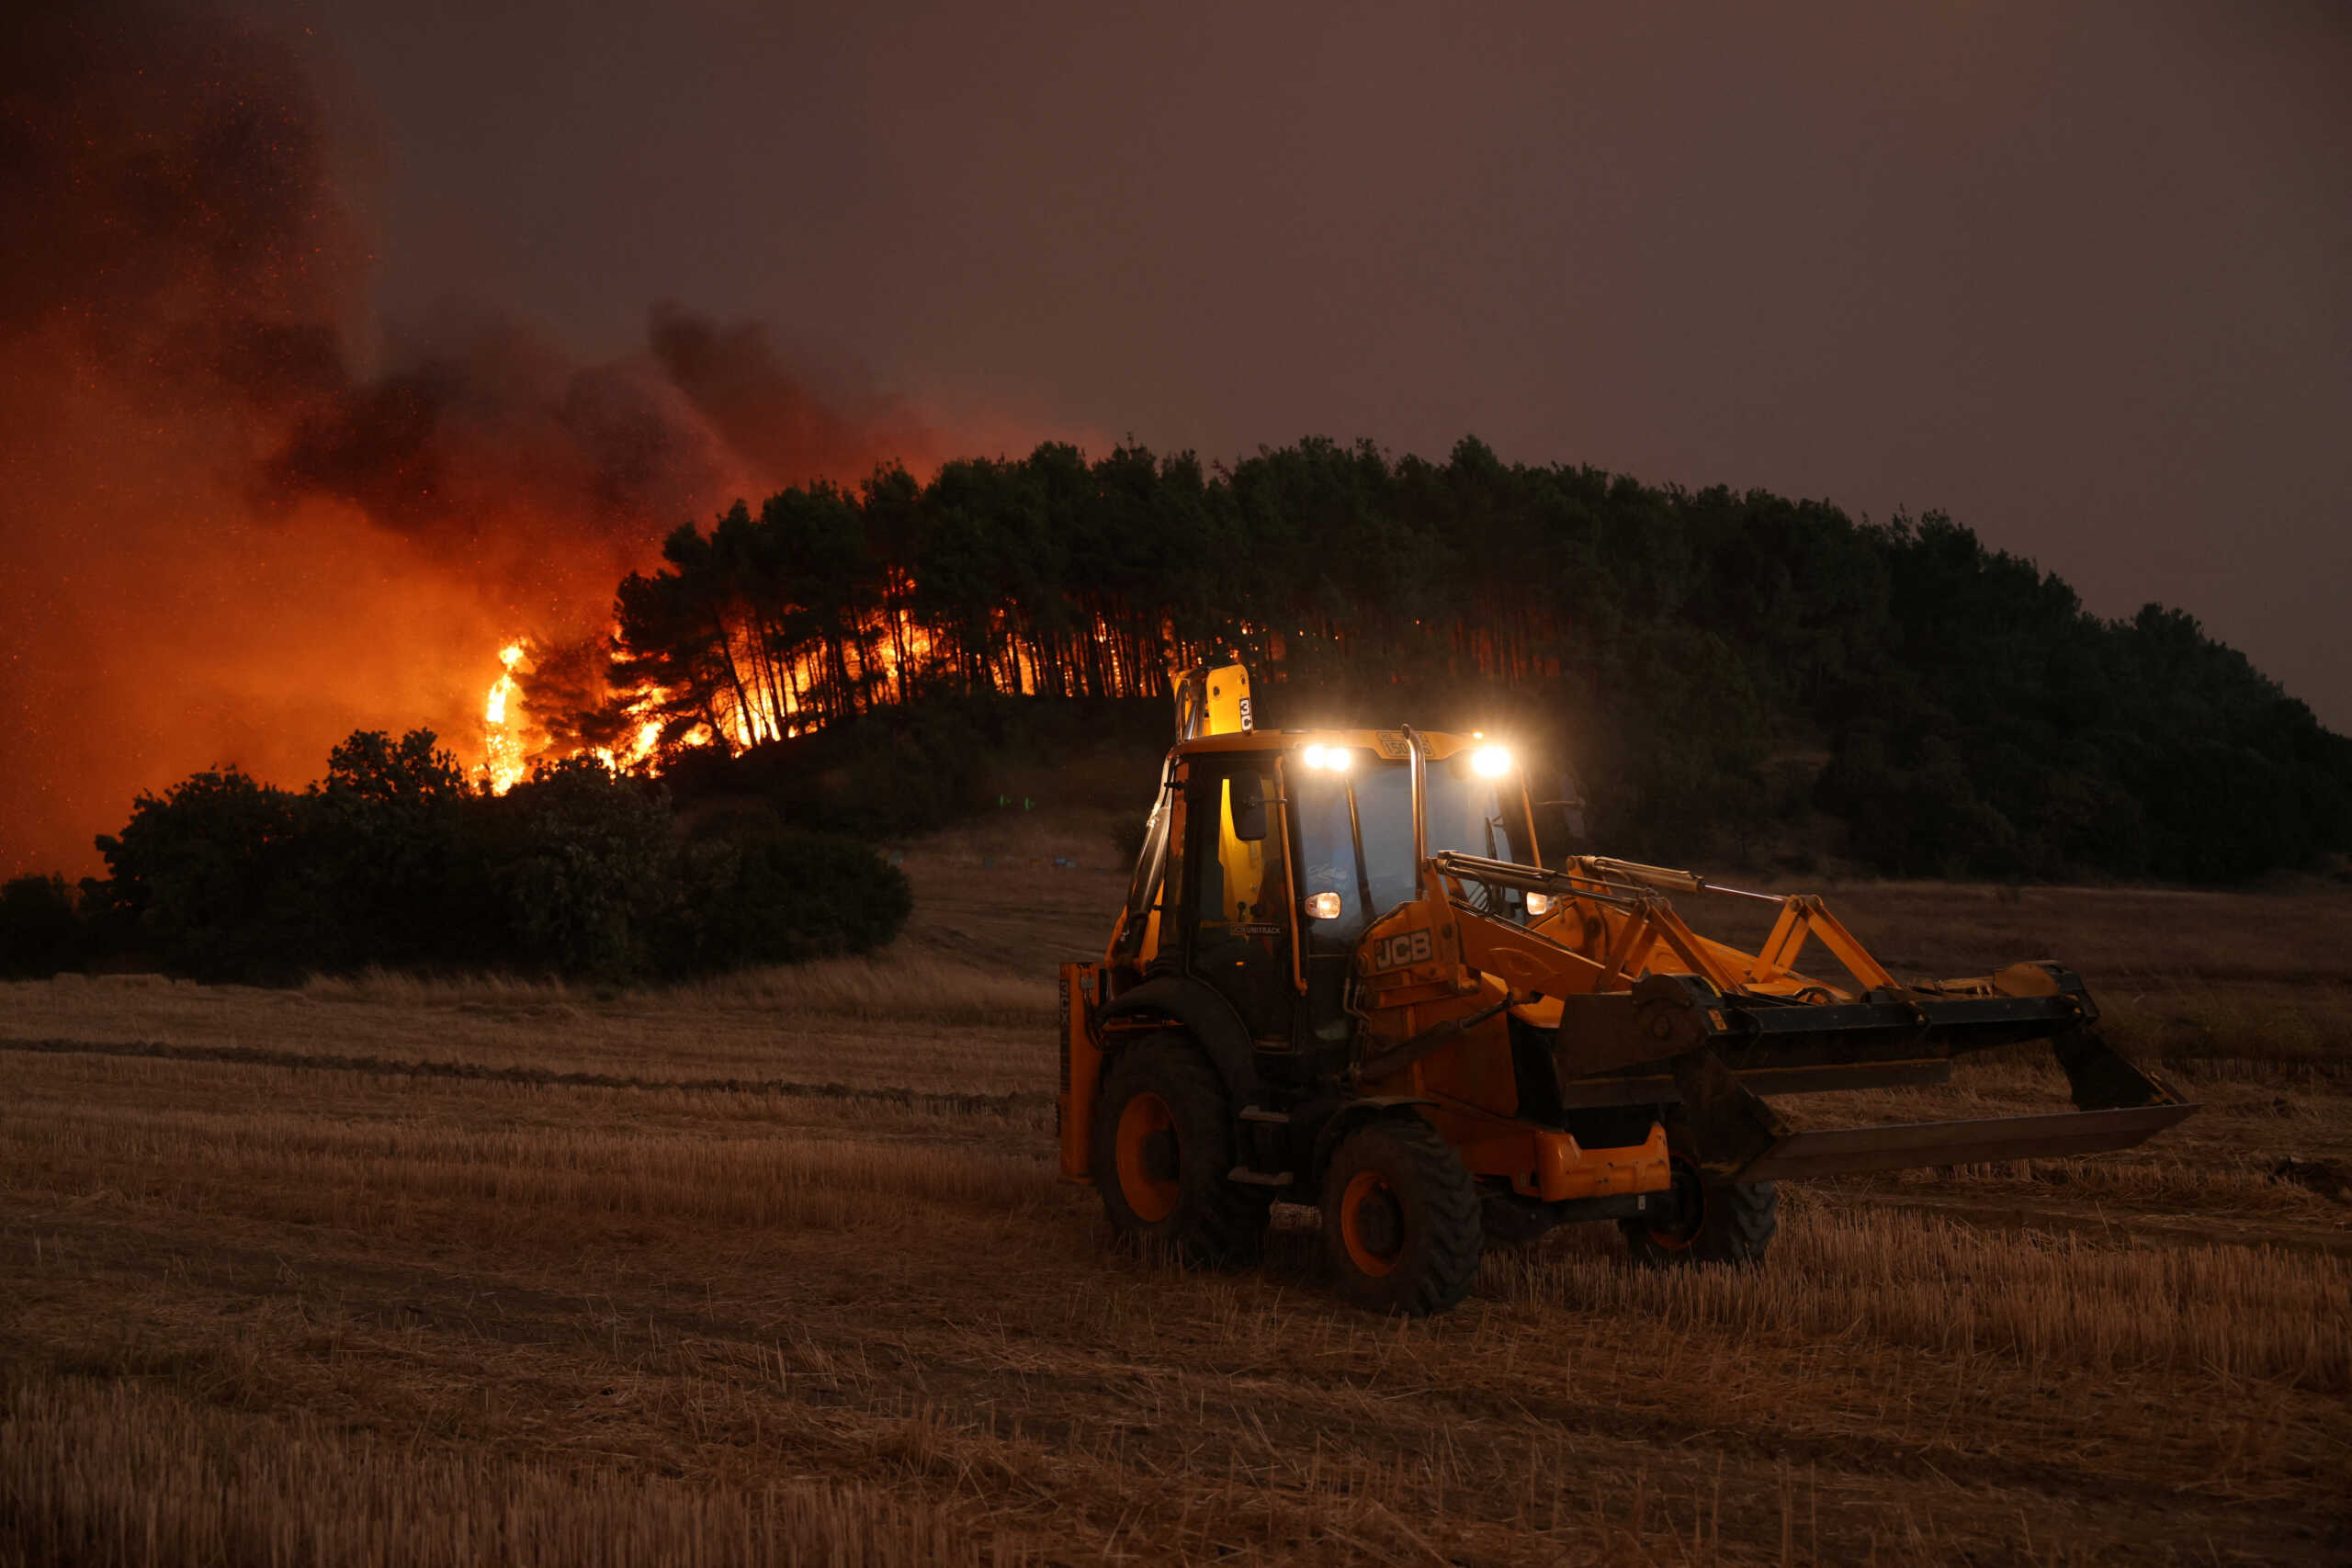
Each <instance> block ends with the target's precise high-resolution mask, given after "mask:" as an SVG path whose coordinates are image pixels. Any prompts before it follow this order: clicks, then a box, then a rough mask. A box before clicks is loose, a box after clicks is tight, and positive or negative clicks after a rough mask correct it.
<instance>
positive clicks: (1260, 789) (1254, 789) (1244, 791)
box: [1226, 773, 1266, 844]
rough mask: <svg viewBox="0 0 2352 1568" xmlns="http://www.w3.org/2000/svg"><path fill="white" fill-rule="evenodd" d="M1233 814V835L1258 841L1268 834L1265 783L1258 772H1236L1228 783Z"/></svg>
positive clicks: (1229, 804)
mask: <svg viewBox="0 0 2352 1568" xmlns="http://www.w3.org/2000/svg"><path fill="white" fill-rule="evenodd" d="M1226 788H1227V791H1229V792H1230V793H1229V795H1228V796H1227V803H1228V807H1229V808H1230V810H1231V812H1232V814H1233V836H1234V837H1235V838H1237V839H1239V840H1242V841H1243V842H1244V843H1251V844H1254V843H1257V842H1258V841H1260V840H1262V839H1264V838H1265V836H1266V789H1265V783H1264V781H1263V780H1262V779H1261V778H1260V777H1259V775H1257V774H1256V773H1236V774H1234V775H1233V777H1232V779H1231V780H1230V781H1229V782H1228V783H1227V784H1226Z"/></svg>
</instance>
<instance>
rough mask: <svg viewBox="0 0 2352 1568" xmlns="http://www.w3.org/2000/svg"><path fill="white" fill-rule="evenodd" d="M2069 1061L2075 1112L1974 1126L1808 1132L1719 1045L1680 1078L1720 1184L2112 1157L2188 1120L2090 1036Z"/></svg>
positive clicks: (1701, 1148)
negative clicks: (1774, 1105)
mask: <svg viewBox="0 0 2352 1568" xmlns="http://www.w3.org/2000/svg"><path fill="white" fill-rule="evenodd" d="M2052 1043H2053V1045H2054V1046H2055V1047H2056V1053H2057V1056H2058V1062H2059V1065H2060V1066H2062V1067H2064V1069H2065V1073H2066V1077H2067V1081H2068V1083H2069V1084H2070V1085H2071V1086H2072V1087H2073V1090H2074V1100H2075V1110H2073V1111H2055V1112H2051V1113H2046V1114H2042V1115H2036V1116H1996V1117H1987V1118H1981V1119H1978V1120H1973V1121H1965V1122H1898V1123H1895V1124H1894V1125H1890V1126H1883V1127H1835V1128H1822V1129H1816V1130H1804V1131H1800V1130H1798V1129H1795V1128H1792V1127H1791V1126H1789V1124H1788V1123H1787V1122H1783V1121H1782V1120H1781V1116H1780V1113H1779V1112H1778V1111H1774V1110H1773V1109H1772V1107H1771V1106H1770V1105H1769V1104H1768V1103H1766V1102H1765V1100H1763V1099H1762V1098H1761V1097H1760V1096H1758V1094H1757V1093H1756V1092H1755V1090H1754V1089H1753V1088H1751V1087H1750V1084H1749V1083H1748V1082H1747V1081H1746V1080H1747V1075H1746V1074H1744V1073H1739V1072H1735V1071H1734V1070H1733V1069H1732V1067H1731V1066H1728V1065H1727V1064H1726V1062H1725V1060H1724V1056H1723V1055H1719V1054H1718V1053H1717V1052H1716V1051H1715V1050H1714V1049H1713V1047H1712V1046H1709V1045H1702V1046H1700V1047H1699V1048H1698V1049H1696V1050H1693V1051H1691V1052H1689V1053H1687V1054H1685V1055H1681V1056H1679V1057H1677V1058H1676V1059H1675V1061H1674V1062H1673V1063H1672V1072H1673V1078H1674V1082H1675V1087H1676V1089H1677V1091H1678V1096H1679V1099H1680V1100H1681V1101H1682V1105H1683V1110H1684V1112H1685V1113H1686V1114H1687V1115H1688V1116H1689V1118H1690V1121H1691V1133H1692V1136H1693V1138H1694V1140H1695V1142H1696V1143H1697V1145H1698V1156H1699V1164H1700V1166H1701V1168H1703V1169H1704V1170H1705V1171H1706V1172H1707V1174H1708V1175H1709V1176H1711V1177H1713V1179H1716V1180H1719V1181H1743V1182H1745V1181H1779V1180H1782V1179H1790V1178H1796V1177H1810V1176H1841V1175H1847V1174H1850V1173H1853V1172H1857V1171H1869V1170H1905V1169H1909V1168H1914V1167H1917V1166H1937V1165H1981V1164H1984V1163H1985V1162H1987V1161H1991V1160H2007V1159H2034V1158H2047V1157H2052V1156H2066V1155H2090V1154H2104V1153H2106V1152H2108V1151H2109V1150H2112V1149H2128V1148H2131V1147H2132V1146H2133V1145H2138V1144H2140V1143H2143V1142H2144V1141H2146V1140H2147V1139H2148V1138H2150V1137H2153V1136H2154V1134H2158V1133H2161V1132H2163V1131H2164V1130H2165V1128H2167V1127H2170V1126H2172V1125H2174V1124H2175V1123H2177V1122H2181V1121H2182V1120H2184V1119H2186V1118H2187V1117H2188V1116H2189V1115H2191V1114H2192V1113H2194V1112H2195V1111H2197V1109H2198V1107H2196V1106H2195V1105H2188V1104H2183V1103H2182V1102H2181V1100H2180V1097H2179V1096H2178V1095H2177V1094H2175V1093H2174V1092H2173V1091H2172V1089H2171V1088H2170V1087H2169V1086H2168V1085H2166V1084H2165V1083H2164V1082H2163V1081H2162V1080H2160V1079H2158V1078H2154V1077H2150V1076H2149V1075H2147V1074H2146V1073H2143V1072H2142V1071H2141V1070H2140V1069H2139V1068H2137V1067H2135V1066H2132V1065H2131V1063H2130V1062H2127V1061H2125V1060H2124V1059H2123V1058H2122V1057H2121V1056H2120V1055H2117V1054H2116V1052H2115V1051H2114V1049H2113V1048H2112V1047H2110V1046H2109V1045H2108V1044H2107V1043H2105V1042H2104V1041H2102V1040H2100V1039H2099V1038H2098V1036H2097V1035H2095V1034H2093V1033H2091V1032H2089V1031H2087V1030H2083V1029H2076V1030H2075V1031H2072V1032H2068V1033H2066V1034H2064V1035H2061V1036H2059V1037H2057V1038H2056V1039H2055V1040H2053V1042H2052Z"/></svg>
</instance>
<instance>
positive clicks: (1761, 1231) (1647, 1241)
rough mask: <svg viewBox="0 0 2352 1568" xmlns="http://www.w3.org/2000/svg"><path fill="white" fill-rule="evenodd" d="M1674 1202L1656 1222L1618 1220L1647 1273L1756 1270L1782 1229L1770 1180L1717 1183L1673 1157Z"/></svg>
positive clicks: (1775, 1190) (1777, 1191) (1691, 1163)
mask: <svg viewBox="0 0 2352 1568" xmlns="http://www.w3.org/2000/svg"><path fill="white" fill-rule="evenodd" d="M1673 1198H1674V1202H1673V1204H1672V1206H1671V1208H1670V1209H1669V1210H1668V1213H1665V1214H1662V1215H1661V1216H1659V1217H1658V1218H1657V1219H1655V1220H1653V1219H1648V1218H1644V1219H1638V1220H1620V1221H1619V1222H1617V1224H1618V1228H1619V1229H1621V1230H1623V1232H1624V1233H1625V1249H1626V1251H1627V1252H1628V1253H1630V1254H1631V1255H1632V1257H1633V1259H1634V1262H1636V1263H1638V1264H1640V1265H1642V1266H1643V1267H1644V1268H1645V1269H1688V1268H1691V1267H1693V1266H1695V1265H1702V1264H1714V1265H1720V1266H1726V1267H1731V1268H1748V1269H1752V1268H1754V1267H1756V1266H1757V1265H1758V1264H1760V1263H1762V1262H1763V1261H1764V1254H1765V1251H1766V1249H1767V1248H1769V1247H1770V1246H1771V1245H1772V1238H1773V1237H1774V1236H1775V1235H1779V1234H1780V1229H1781V1190H1780V1189H1779V1188H1778V1187H1776V1186H1774V1185H1773V1184H1772V1183H1771V1182H1770V1181H1751V1182H1746V1183H1740V1184H1733V1183H1723V1184H1717V1183H1713V1182H1710V1181H1706V1180H1703V1179H1702V1178H1701V1176H1700V1174H1699V1167H1698V1164H1697V1162H1695V1161H1694V1160H1692V1159H1691V1158H1690V1157H1689V1156H1686V1155H1683V1154H1680V1153H1677V1154H1676V1155H1675V1156H1674V1189H1673Z"/></svg>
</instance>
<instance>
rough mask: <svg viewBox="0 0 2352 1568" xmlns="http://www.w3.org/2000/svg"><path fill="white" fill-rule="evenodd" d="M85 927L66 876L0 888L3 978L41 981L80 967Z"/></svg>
mask: <svg viewBox="0 0 2352 1568" xmlns="http://www.w3.org/2000/svg"><path fill="white" fill-rule="evenodd" d="M82 944H83V926H82V917H81V911H80V909H79V908H76V907H75V902H74V892H73V889H71V888H69V887H68V886H66V885H65V879H64V878H63V877H62V876H55V875H51V876H18V877H14V878H11V879H10V880H9V881H8V882H7V883H6V884H5V885H0V976H8V977H9V978H11V979H28V978H29V979H40V978H44V977H46V976H51V975H54V974H56V973H57V972H58V971H59V970H60V969H64V968H68V967H70V966H72V965H73V964H76V963H78V962H80V960H81V956H82Z"/></svg>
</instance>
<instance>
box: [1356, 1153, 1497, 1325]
mask: <svg viewBox="0 0 2352 1568" xmlns="http://www.w3.org/2000/svg"><path fill="white" fill-rule="evenodd" d="M1478 1207H1479V1203H1478V1188H1477V1184H1476V1182H1474V1181H1473V1180H1472V1179H1470V1172H1469V1171H1468V1170H1467V1169H1465V1168H1464V1167H1463V1164H1462V1160H1461V1157H1460V1156H1457V1155H1456V1154H1455V1153H1454V1152H1453V1146H1452V1145H1449V1144H1448V1143H1447V1142H1446V1141H1445V1140H1444V1139H1443V1138H1442V1137H1440V1136H1439V1135H1438V1133H1437V1129H1436V1128H1434V1127H1431V1126H1430V1124H1429V1123H1428V1122H1424V1121H1422V1120H1421V1119H1420V1118H1419V1117H1418V1116H1414V1117H1393V1118H1385V1119H1383V1120H1381V1121H1377V1122H1370V1123H1367V1124H1366V1125H1364V1126H1362V1127H1359V1128H1357V1129H1356V1130H1355V1131H1354V1132H1352V1133H1351V1134H1348V1136H1347V1137H1346V1139H1345V1140H1344V1141H1342V1142H1341V1143H1340V1147H1339V1149H1338V1151H1337V1152H1336V1153H1335V1154H1333V1155H1332V1156H1331V1163H1330V1166H1329V1168H1327V1169H1326V1170H1325V1171H1324V1173H1323V1237H1324V1247H1325V1249H1326V1251H1327V1252H1328V1253H1329V1257H1330V1260H1331V1272H1332V1275H1333V1277H1334V1279H1335V1280H1336V1281H1337V1284H1338V1287H1339V1292H1340V1295H1341V1296H1343V1297H1345V1298H1346V1299H1347V1300H1348V1301H1350V1302H1351V1303H1354V1304H1355V1305H1357V1306H1360V1307H1363V1308H1365V1309H1366V1310H1368V1311H1372V1312H1387V1313H1400V1314H1406V1315H1408V1316H1413V1317H1419V1316H1422V1315H1424V1314H1429V1313H1438V1312H1444V1311H1446V1310H1447V1309H1448V1308H1450V1307H1452V1306H1453V1305H1454V1304H1455V1303H1459V1302H1460V1301H1461V1300H1462V1298H1463V1297H1464V1296H1465V1295H1467V1294H1469V1293H1470V1281H1471V1280H1474V1279H1476V1277H1477V1273H1478V1258H1479V1254H1480V1252H1481V1251H1482V1250H1483V1249H1484V1246H1485V1234H1484V1227H1483V1225H1482V1224H1481V1222H1480V1219H1479V1213H1478Z"/></svg>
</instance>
